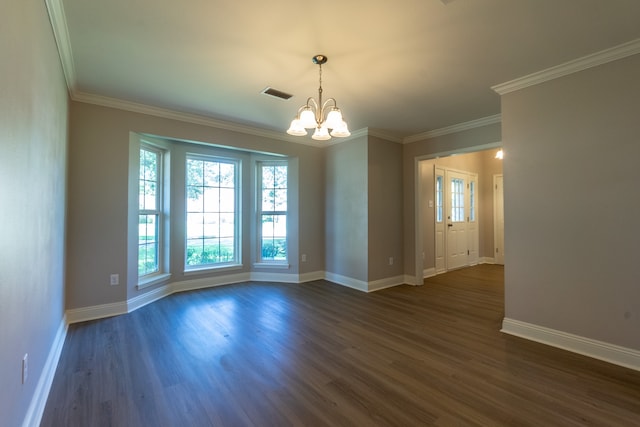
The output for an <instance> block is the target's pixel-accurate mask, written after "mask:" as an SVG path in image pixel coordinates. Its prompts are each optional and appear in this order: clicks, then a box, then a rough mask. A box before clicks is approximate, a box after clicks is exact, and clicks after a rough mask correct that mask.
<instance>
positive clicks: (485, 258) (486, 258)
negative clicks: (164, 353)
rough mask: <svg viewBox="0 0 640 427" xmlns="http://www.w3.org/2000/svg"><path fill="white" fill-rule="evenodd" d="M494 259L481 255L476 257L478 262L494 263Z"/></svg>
mask: <svg viewBox="0 0 640 427" xmlns="http://www.w3.org/2000/svg"><path fill="white" fill-rule="evenodd" d="M495 263H496V259H495V258H493V257H488V256H483V257H480V258H478V264H495Z"/></svg>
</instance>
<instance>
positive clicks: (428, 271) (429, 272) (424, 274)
mask: <svg viewBox="0 0 640 427" xmlns="http://www.w3.org/2000/svg"><path fill="white" fill-rule="evenodd" d="M436 274H438V273H436V269H435V267H431V268H425V269H424V270H422V278H423V279H426V278H427V277H433V276H435V275H436Z"/></svg>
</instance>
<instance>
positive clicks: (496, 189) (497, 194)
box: [493, 175, 504, 264]
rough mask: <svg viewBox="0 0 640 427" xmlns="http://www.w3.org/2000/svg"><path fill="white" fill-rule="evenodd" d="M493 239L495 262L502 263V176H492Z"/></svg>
mask: <svg viewBox="0 0 640 427" xmlns="http://www.w3.org/2000/svg"><path fill="white" fill-rule="evenodd" d="M493 218H494V219H493V241H494V242H495V254H494V256H495V263H496V264H504V177H503V176H502V175H494V176H493Z"/></svg>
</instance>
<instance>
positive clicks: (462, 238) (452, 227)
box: [445, 169, 469, 270]
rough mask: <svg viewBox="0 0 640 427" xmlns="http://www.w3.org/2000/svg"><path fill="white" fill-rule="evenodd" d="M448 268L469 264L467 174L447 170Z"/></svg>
mask: <svg viewBox="0 0 640 427" xmlns="http://www.w3.org/2000/svg"><path fill="white" fill-rule="evenodd" d="M445 182H446V187H445V193H446V194H445V200H446V201H445V205H446V214H447V215H446V219H445V221H446V228H445V230H446V246H447V250H446V256H447V270H451V269H454V268H460V267H464V266H466V265H468V264H469V261H468V257H469V241H468V240H469V237H468V234H467V215H466V209H467V206H466V205H467V191H466V190H467V174H464V173H460V172H455V171H452V170H448V169H447V170H446V171H445Z"/></svg>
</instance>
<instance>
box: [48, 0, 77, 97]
mask: <svg viewBox="0 0 640 427" xmlns="http://www.w3.org/2000/svg"><path fill="white" fill-rule="evenodd" d="M45 4H46V6H47V13H48V14H49V22H50V23H51V29H52V30H53V36H54V38H55V40H56V46H58V55H59V56H60V63H61V64H62V71H63V73H64V78H65V80H66V82H67V89H68V90H69V93H72V92H73V90H74V88H75V84H76V69H75V66H74V63H73V54H72V51H71V41H70V39H69V30H68V27H67V18H66V16H65V14H64V6H63V5H62V0H45Z"/></svg>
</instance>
